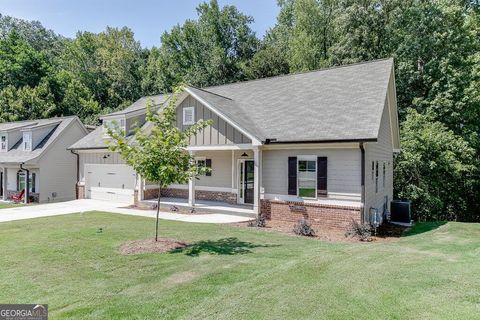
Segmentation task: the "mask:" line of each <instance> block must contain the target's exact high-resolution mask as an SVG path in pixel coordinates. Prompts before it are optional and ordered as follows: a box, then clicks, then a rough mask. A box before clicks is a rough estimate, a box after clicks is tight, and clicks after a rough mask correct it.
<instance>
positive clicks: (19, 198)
mask: <svg viewBox="0 0 480 320" xmlns="http://www.w3.org/2000/svg"><path fill="white" fill-rule="evenodd" d="M24 195H25V189H23V190H22V191H21V192H20V193H17V194H14V195H13V196H12V200H13V201H14V202H20V201H22V199H23V196H24Z"/></svg>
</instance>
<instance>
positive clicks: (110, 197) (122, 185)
mask: <svg viewBox="0 0 480 320" xmlns="http://www.w3.org/2000/svg"><path fill="white" fill-rule="evenodd" d="M135 176H136V175H135V171H133V169H132V168H131V167H129V166H127V165H124V164H86V165H85V190H86V191H87V192H86V196H87V198H89V199H97V200H107V201H114V202H120V203H125V204H132V203H133V197H134V195H133V194H134V189H135V180H136V179H135Z"/></svg>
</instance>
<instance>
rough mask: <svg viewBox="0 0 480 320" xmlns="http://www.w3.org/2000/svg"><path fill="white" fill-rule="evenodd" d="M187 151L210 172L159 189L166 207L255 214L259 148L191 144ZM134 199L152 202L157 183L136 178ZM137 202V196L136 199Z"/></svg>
mask: <svg viewBox="0 0 480 320" xmlns="http://www.w3.org/2000/svg"><path fill="white" fill-rule="evenodd" d="M188 151H189V152H190V154H191V155H192V156H193V157H194V158H195V161H196V162H197V164H198V165H199V166H207V167H209V168H210V169H211V171H210V173H208V174H205V175H203V176H199V177H197V179H191V180H190V181H189V183H188V184H184V185H178V184H177V185H171V186H169V187H168V188H166V189H162V191H161V194H162V202H164V201H163V199H167V198H168V200H167V201H168V202H169V203H168V204H167V206H168V207H169V206H172V205H176V206H179V207H190V208H196V209H197V210H202V211H214V212H226V213H232V212H235V213H244V214H247V215H251V214H259V213H260V210H261V205H260V198H261V196H260V194H261V191H262V190H261V189H262V188H261V176H262V172H261V168H262V166H261V157H262V150H261V149H260V148H259V147H256V146H253V145H251V144H234V145H221V146H191V147H189V150H188ZM138 183H139V185H138V189H137V190H140V191H141V192H140V193H139V195H138V201H139V202H142V203H146V204H147V205H152V204H153V203H154V202H155V199H157V197H158V186H155V185H152V184H148V183H147V182H145V181H144V180H143V179H139V180H138ZM136 201H137V198H136ZM164 203H165V202H164Z"/></svg>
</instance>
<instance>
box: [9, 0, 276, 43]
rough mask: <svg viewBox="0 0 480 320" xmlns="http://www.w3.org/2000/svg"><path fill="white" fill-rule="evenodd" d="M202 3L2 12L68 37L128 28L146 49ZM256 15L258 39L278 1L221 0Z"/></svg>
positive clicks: (48, 0) (45, 4)
mask: <svg viewBox="0 0 480 320" xmlns="http://www.w3.org/2000/svg"><path fill="white" fill-rule="evenodd" d="M201 2H204V1H202V0H157V1H155V0H133V1H127V0H116V1H115V0H96V1H95V0H0V13H2V14H5V15H11V16H14V17H17V18H22V19H27V20H38V21H40V22H41V23H42V24H43V25H44V26H45V27H46V28H48V29H52V30H54V31H55V32H56V33H59V34H62V35H64V36H67V37H74V36H75V33H76V32H77V31H78V30H82V31H91V32H100V31H102V30H104V29H105V27H106V26H107V25H108V26H112V27H122V26H127V27H129V28H130V29H132V30H133V32H135V38H136V39H137V40H139V41H140V42H141V44H142V46H144V47H151V46H154V45H156V46H158V45H159V44H160V35H161V34H162V33H163V32H164V31H165V30H170V29H171V27H172V26H174V25H176V24H178V23H183V21H185V20H186V19H193V18H196V17H197V12H196V10H195V8H196V7H197V5H198V4H199V3H201ZM219 4H220V6H223V5H226V4H233V5H235V6H236V7H237V8H238V9H239V10H240V11H241V12H243V13H245V14H248V15H250V16H252V17H253V18H254V19H255V22H254V23H253V24H252V25H251V27H252V29H253V30H254V31H255V32H256V33H257V36H258V37H262V36H263V35H264V33H265V31H266V30H268V29H269V28H270V27H272V26H273V25H274V24H275V21H276V16H277V14H278V11H279V9H278V7H277V1H276V0H219Z"/></svg>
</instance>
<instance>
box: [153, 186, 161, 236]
mask: <svg viewBox="0 0 480 320" xmlns="http://www.w3.org/2000/svg"><path fill="white" fill-rule="evenodd" d="M161 190H162V184H161V183H159V184H158V200H157V221H156V224H155V242H157V241H158V216H159V214H160V192H161Z"/></svg>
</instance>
